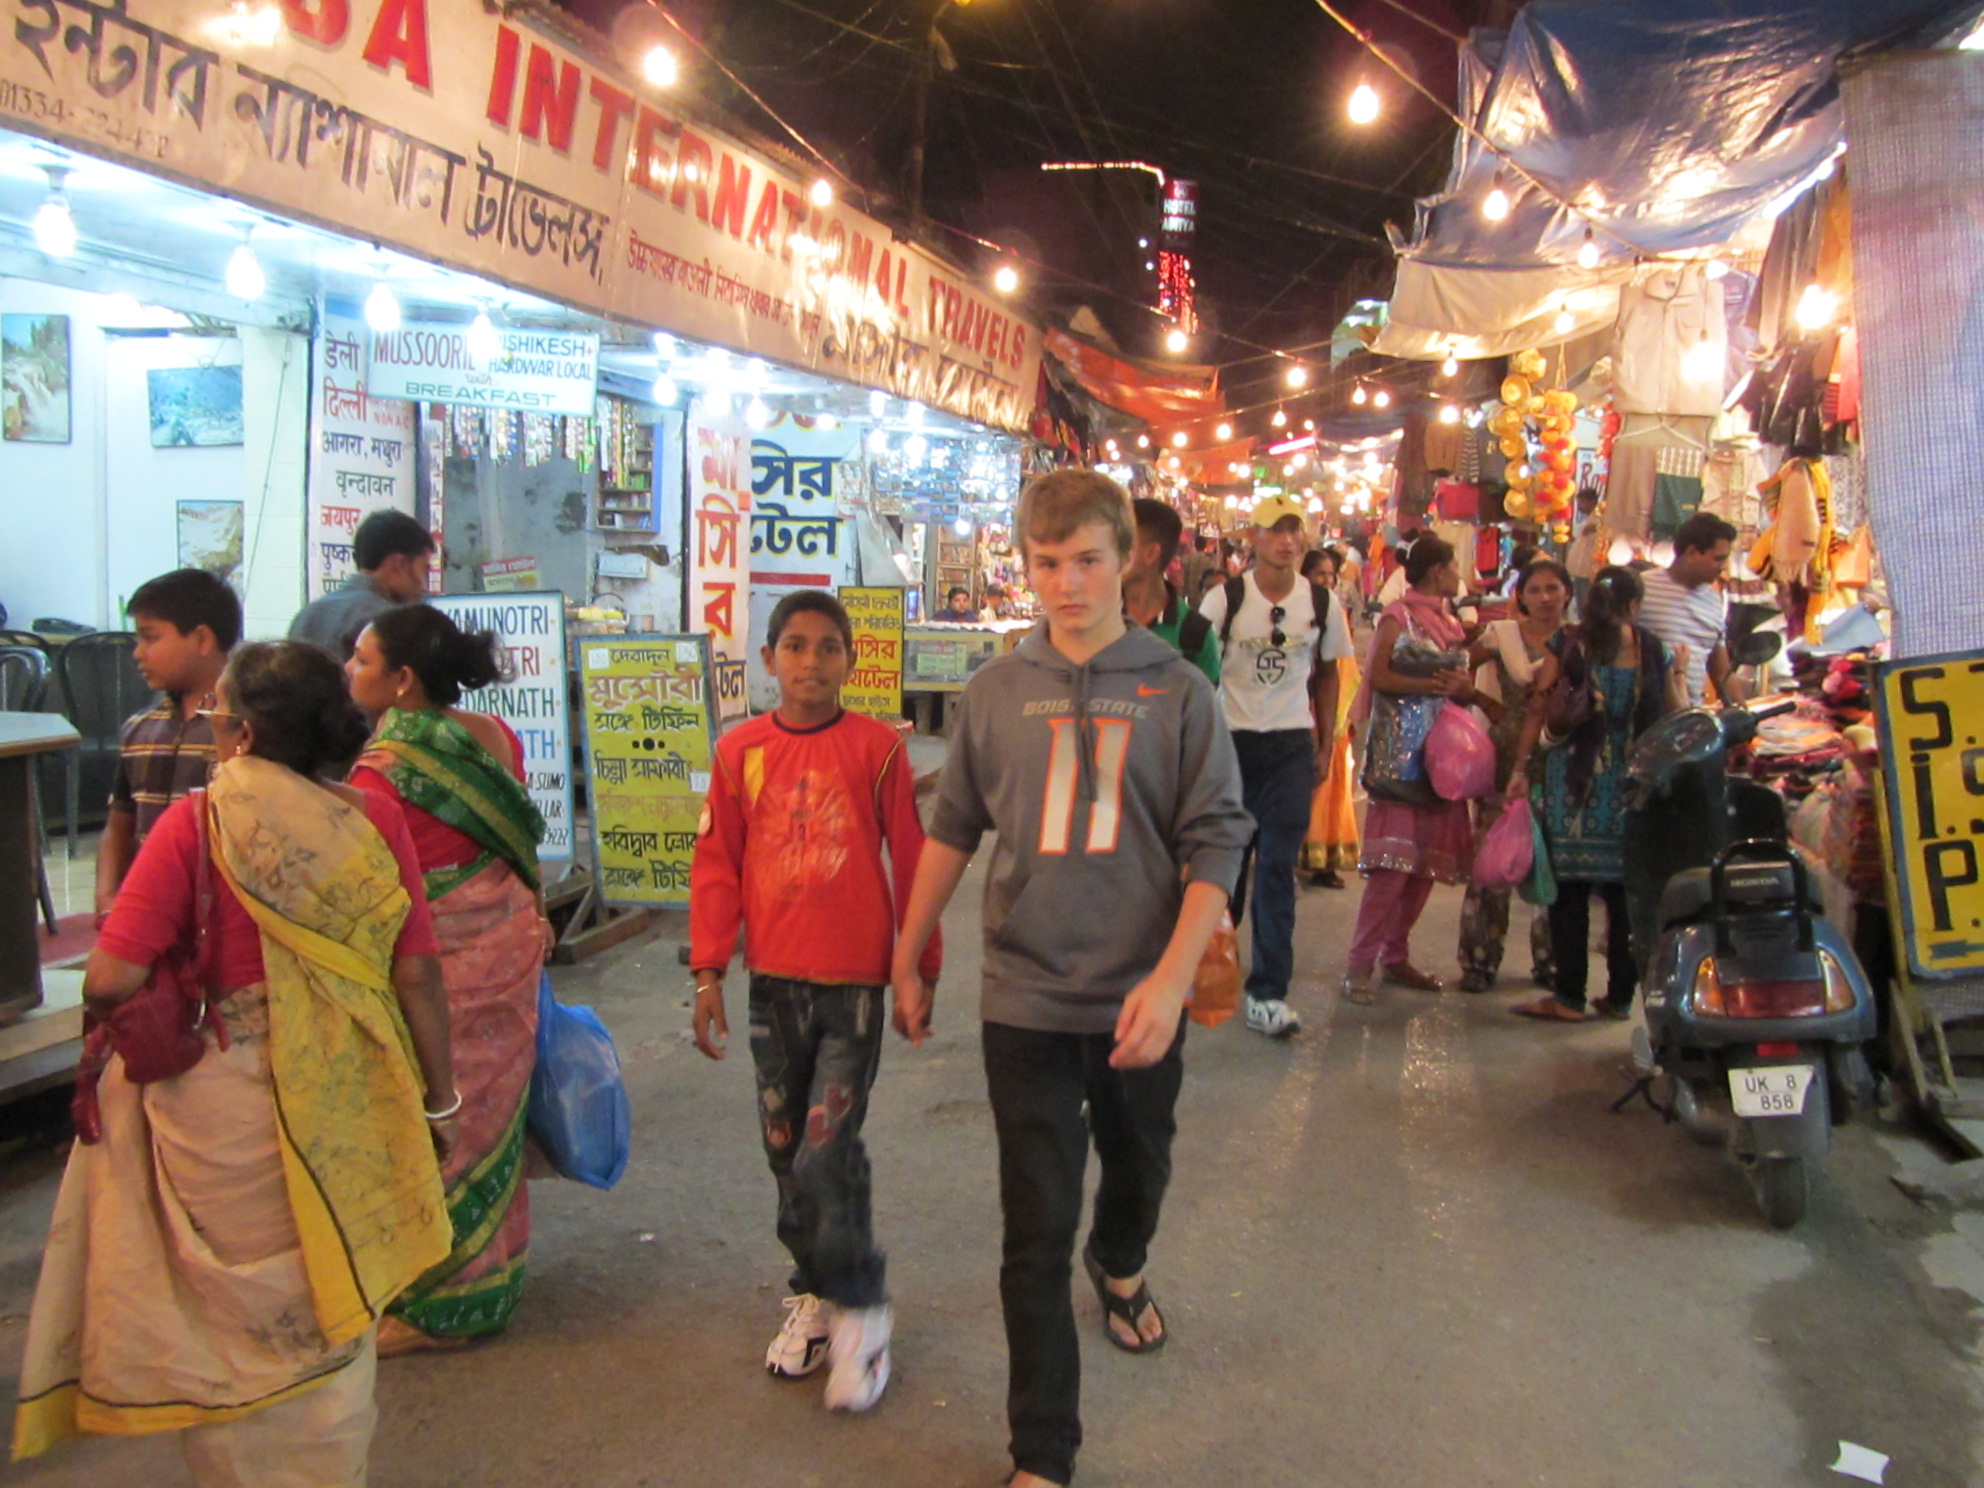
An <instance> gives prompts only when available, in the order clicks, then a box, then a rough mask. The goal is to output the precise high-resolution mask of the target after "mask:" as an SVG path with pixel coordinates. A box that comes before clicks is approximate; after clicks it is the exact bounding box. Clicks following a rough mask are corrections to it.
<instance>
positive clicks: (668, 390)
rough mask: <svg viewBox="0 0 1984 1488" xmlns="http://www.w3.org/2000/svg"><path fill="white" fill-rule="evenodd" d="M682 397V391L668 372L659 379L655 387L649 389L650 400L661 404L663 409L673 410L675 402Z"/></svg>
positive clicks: (655, 381)
mask: <svg viewBox="0 0 1984 1488" xmlns="http://www.w3.org/2000/svg"><path fill="white" fill-rule="evenodd" d="M681 396H682V390H681V389H680V388H678V387H677V386H676V385H675V379H674V378H672V377H670V376H669V375H668V374H667V373H666V372H664V373H662V374H661V376H659V377H657V378H656V379H655V380H654V386H653V387H651V388H649V389H648V397H649V399H650V400H651V401H653V402H656V403H659V404H660V405H661V406H662V407H663V408H673V407H674V406H675V400H676V399H677V398H679V397H681Z"/></svg>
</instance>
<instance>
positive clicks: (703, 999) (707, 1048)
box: [690, 982, 730, 1059]
mask: <svg viewBox="0 0 1984 1488" xmlns="http://www.w3.org/2000/svg"><path fill="white" fill-rule="evenodd" d="M690 1026H691V1027H692V1028H693V1029H694V1030H695V1034H696V1047H697V1048H698V1049H700V1050H701V1051H702V1052H703V1053H704V1054H706V1055H707V1056H708V1057H710V1058H711V1059H721V1058H723V1046H724V1044H725V1043H726V1042H728V1041H729V1038H730V1019H729V1018H728V1017H726V1016H725V1015H724V1011H723V983H721V982H718V983H716V984H715V985H714V986H705V987H698V988H696V1011H695V1012H694V1013H693V1014H691V1017H690ZM712 1035H714V1037H712Z"/></svg>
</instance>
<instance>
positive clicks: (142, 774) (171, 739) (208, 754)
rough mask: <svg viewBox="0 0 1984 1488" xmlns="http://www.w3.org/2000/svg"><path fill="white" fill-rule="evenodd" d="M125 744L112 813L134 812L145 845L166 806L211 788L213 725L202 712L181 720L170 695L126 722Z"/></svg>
mask: <svg viewBox="0 0 1984 1488" xmlns="http://www.w3.org/2000/svg"><path fill="white" fill-rule="evenodd" d="M121 746H122V747H121V755H122V757H121V758H120V759H119V760H118V763H117V781H116V783H115V784H114V785H113V786H112V787H111V789H110V809H111V810H112V811H129V812H133V813H134V814H135V815H136V817H137V832H136V840H137V841H139V842H143V841H144V840H145V837H146V836H147V834H149V833H150V831H151V829H152V827H153V826H154V825H155V824H156V823H157V821H158V819H159V817H161V816H163V815H164V814H165V808H166V807H168V806H170V805H171V804H172V803H173V802H174V801H176V800H178V799H179V798H180V797H181V796H183V795H187V794H189V793H190V792H192V791H196V790H199V789H201V788H202V787H203V786H205V785H206V783H207V773H208V772H209V771H210V770H211V769H212V768H213V763H214V730H213V725H212V724H210V723H208V722H207V720H206V719H204V718H202V717H200V716H199V715H198V714H197V713H196V714H194V715H193V716H192V717H191V718H181V717H180V716H179V699H178V698H177V697H175V696H173V695H172V694H170V693H168V694H166V696H164V697H163V698H161V699H160V700H159V702H158V704H157V705H156V706H155V707H152V708H150V709H148V710H146V711H145V712H143V713H139V714H135V715H133V716H132V717H131V718H129V719H127V720H126V721H125V724H124V731H123V734H122V736H121Z"/></svg>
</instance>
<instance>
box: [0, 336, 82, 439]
mask: <svg viewBox="0 0 1984 1488" xmlns="http://www.w3.org/2000/svg"><path fill="white" fill-rule="evenodd" d="M0 433H4V434H5V436H6V437H7V438H8V439H11V440H18V441H21V442H23V443H27V444H67V443H68V442H69V317H68V316H66V315H0Z"/></svg>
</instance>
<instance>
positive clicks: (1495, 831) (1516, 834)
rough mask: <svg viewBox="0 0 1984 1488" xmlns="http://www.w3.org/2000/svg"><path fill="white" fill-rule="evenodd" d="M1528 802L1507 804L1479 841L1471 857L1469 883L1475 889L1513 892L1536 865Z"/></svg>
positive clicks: (1519, 801) (1520, 801)
mask: <svg viewBox="0 0 1984 1488" xmlns="http://www.w3.org/2000/svg"><path fill="white" fill-rule="evenodd" d="M1530 822H1531V817H1530V810H1529V799H1528V798H1527V797H1524V798H1522V799H1521V800H1516V801H1511V802H1509V804H1508V805H1507V806H1505V807H1503V808H1502V814H1501V816H1499V817H1498V818H1496V821H1495V825H1494V826H1492V827H1490V828H1489V829H1488V831H1487V834H1486V835H1485V836H1483V837H1482V839H1481V850H1480V851H1479V852H1477V853H1476V854H1475V855H1474V872H1473V874H1472V875H1471V881H1472V882H1473V884H1474V886H1475V887H1476V888H1477V889H1486V890H1487V891H1488V892H1490V893H1497V894H1498V893H1501V892H1502V891H1504V890H1506V889H1513V888H1514V887H1515V886H1516V885H1517V884H1519V883H1521V882H1522V881H1523V880H1524V879H1525V878H1527V877H1529V870H1530V868H1531V867H1532V866H1534V864H1535V862H1536V839H1535V835H1534V832H1533V830H1532V828H1531V825H1530Z"/></svg>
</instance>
